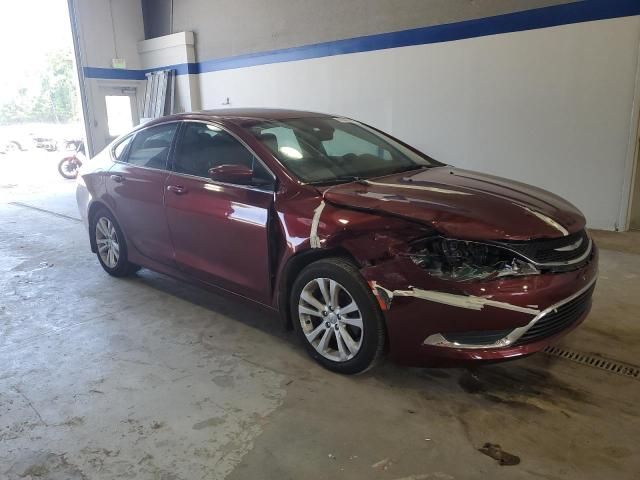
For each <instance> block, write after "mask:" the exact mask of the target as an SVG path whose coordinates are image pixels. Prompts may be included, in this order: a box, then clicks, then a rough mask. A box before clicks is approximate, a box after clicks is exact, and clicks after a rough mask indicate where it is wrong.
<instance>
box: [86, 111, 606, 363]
mask: <svg viewBox="0 0 640 480" xmlns="http://www.w3.org/2000/svg"><path fill="white" fill-rule="evenodd" d="M77 198H78V204H79V207H80V212H81V214H82V216H83V218H84V220H85V222H86V224H87V226H88V228H89V238H90V241H91V249H92V250H93V252H95V253H96V254H97V257H98V260H99V261H100V264H101V265H102V267H103V268H104V269H105V270H106V271H107V273H109V274H111V275H114V276H125V275H129V274H132V273H134V272H136V271H137V270H138V269H139V268H140V267H146V268H150V269H152V270H156V271H159V272H163V273H165V274H168V275H171V276H173V277H176V278H180V279H183V280H187V281H190V282H194V283H197V284H200V285H203V286H205V287H209V288H213V289H216V290H217V291H224V292H228V293H230V294H233V295H235V296H237V297H240V298H243V299H247V300H251V301H253V302H256V303H259V304H262V305H264V306H267V307H269V308H271V309H275V310H279V311H280V312H281V314H282V318H283V322H284V324H285V325H286V326H288V327H291V326H292V327H293V328H294V329H295V330H296V332H297V333H298V335H299V337H300V339H301V340H302V342H303V343H304V345H305V347H306V348H307V350H308V351H309V353H310V354H311V356H312V357H313V358H315V359H316V360H317V361H318V362H319V363H321V364H322V365H323V366H325V367H326V368H329V369H331V370H334V371H336V372H341V373H358V372H362V371H364V370H366V369H367V368H369V367H371V366H372V365H373V364H374V363H375V362H376V361H377V360H379V359H380V358H381V357H382V355H383V354H384V353H385V352H388V353H389V356H390V357H391V358H392V359H394V360H395V361H397V362H399V363H402V364H407V365H423V366H430V365H431V366H445V365H454V364H461V363H465V362H471V361H482V360H485V361H496V360H504V359H509V358H516V357H520V356H523V355H527V354H530V353H533V352H536V351H538V350H540V349H542V348H544V347H545V346H546V345H548V344H550V343H552V342H554V341H556V340H557V339H558V338H559V337H560V336H561V335H563V334H565V333H566V332H568V331H569V330H571V329H572V328H574V327H575V326H576V325H578V324H579V323H580V322H581V321H582V320H583V319H584V317H585V316H586V315H587V313H588V311H589V309H590V306H591V296H592V293H593V289H594V286H595V281H596V275H597V250H596V247H595V245H594V244H593V242H592V240H591V238H589V236H588V235H587V232H586V231H585V220H584V217H583V216H582V215H581V213H580V212H579V211H578V210H577V209H576V208H575V207H574V206H573V205H571V204H570V203H568V202H566V201H565V200H563V199H561V198H559V197H557V196H555V195H553V194H551V193H549V192H546V191H544V190H541V189H538V188H535V187H531V186H528V185H525V184H522V183H517V182H513V181H510V180H505V179H502V178H499V177H494V176H490V175H484V174H480V173H475V172H471V171H468V170H461V169H457V168H454V167H451V166H449V165H444V164H442V163H439V162H437V161H435V160H433V159H431V158H429V157H428V156H427V155H425V154H423V153H421V152H419V151H418V150H416V149H415V148H412V147H411V146H409V145H406V144H405V143H402V142H401V141H399V140H397V139H395V138H393V137H391V136H389V135H387V134H385V133H383V132H381V131H379V130H377V129H375V128H373V127H370V126H367V125H365V124H363V123H360V122H357V121H355V120H351V119H349V118H342V117H335V116H329V115H322V114H316V113H308V112H296V111H285V110H225V111H210V112H203V113H194V114H185V115H177V116H172V117H167V118H163V119H160V120H157V121H154V122H151V123H148V124H146V125H144V126H142V127H139V128H137V129H136V130H134V131H133V132H131V133H130V134H128V135H125V136H123V137H121V138H119V139H118V140H116V141H115V142H113V143H112V144H111V145H110V146H109V147H108V148H106V149H105V150H104V151H103V152H102V153H101V154H100V155H98V156H97V157H96V158H95V159H94V160H93V161H91V162H87V165H85V167H84V170H83V171H81V175H80V177H79V180H78V192H77Z"/></svg>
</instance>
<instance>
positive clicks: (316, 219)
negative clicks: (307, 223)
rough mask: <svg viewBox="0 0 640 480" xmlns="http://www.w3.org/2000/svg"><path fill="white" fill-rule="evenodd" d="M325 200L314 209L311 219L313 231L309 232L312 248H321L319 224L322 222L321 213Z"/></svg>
mask: <svg viewBox="0 0 640 480" xmlns="http://www.w3.org/2000/svg"><path fill="white" fill-rule="evenodd" d="M324 206H325V203H324V200H322V201H321V202H320V205H318V206H317V207H316V209H315V210H314V211H313V219H312V220H311V233H310V234H309V243H310V244H311V248H321V247H322V245H320V238H319V237H318V224H319V223H320V215H322V210H324Z"/></svg>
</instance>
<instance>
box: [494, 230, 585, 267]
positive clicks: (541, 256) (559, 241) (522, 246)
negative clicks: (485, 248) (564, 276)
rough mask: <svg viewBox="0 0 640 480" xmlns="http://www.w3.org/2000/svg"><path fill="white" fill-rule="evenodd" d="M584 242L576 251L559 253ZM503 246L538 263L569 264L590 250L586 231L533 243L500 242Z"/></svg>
mask: <svg viewBox="0 0 640 480" xmlns="http://www.w3.org/2000/svg"><path fill="white" fill-rule="evenodd" d="M580 240H582V243H581V244H580V245H579V246H578V247H576V248H575V249H574V250H568V251H558V250H557V249H558V248H563V247H568V246H570V245H573V244H575V243H576V242H578V241H580ZM500 244H501V245H503V246H505V247H507V248H509V249H511V250H513V251H515V252H518V253H519V254H521V255H523V256H525V257H527V258H529V259H531V260H533V261H534V262H536V263H542V264H544V263H552V262H568V261H571V260H575V259H576V258H579V257H581V256H582V255H584V253H585V252H586V251H587V249H588V248H589V237H588V236H587V232H585V231H584V230H582V231H580V232H577V233H574V234H572V235H568V236H566V237H562V238H553V239H549V240H536V241H532V242H500Z"/></svg>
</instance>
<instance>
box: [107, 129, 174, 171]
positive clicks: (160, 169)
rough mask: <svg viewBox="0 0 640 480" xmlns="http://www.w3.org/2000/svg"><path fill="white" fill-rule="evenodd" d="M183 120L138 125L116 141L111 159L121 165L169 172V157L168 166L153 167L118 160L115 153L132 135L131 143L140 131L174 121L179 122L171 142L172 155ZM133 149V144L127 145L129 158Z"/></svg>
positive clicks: (170, 150)
mask: <svg viewBox="0 0 640 480" xmlns="http://www.w3.org/2000/svg"><path fill="white" fill-rule="evenodd" d="M181 121H182V120H168V121H166V122H162V123H156V124H154V125H148V126H147V125H143V126H141V127H138V129H137V130H134V131H133V132H129V133H128V134H127V135H123V138H122V139H121V140H120V141H119V142H118V143H115V144H114V145H113V146H112V147H111V148H109V153H110V154H111V160H112V161H113V163H119V164H121V165H129V166H131V167H136V168H144V169H146V170H156V171H160V172H169V171H170V170H169V168H168V167H169V160H170V159H169V158H167V168H153V167H143V166H142V165H134V164H133V163H129V162H123V161H122V160H118V159H116V155H115V153H114V151H115V149H116V147H117V146H118V145H120V144H121V143H122V142H124V141H125V140H126V139H127V138H129V137H131V143H133V141H134V140H135V139H136V137H137V136H138V134H139V133H140V132H144V131H145V130H149V129H151V128H154V127H162V126H164V125H170V124H172V123H177V124H178V128H176V132H175V133H174V139H173V141H172V142H171V147H170V149H169V156H171V153H172V152H173V151H174V149H175V148H174V147H175V143H176V140H177V138H175V135H177V134H178V131H179V130H180V122H181ZM114 142H115V141H114ZM130 149H131V144H129V145H127V151H126V153H127V158H129V150H130Z"/></svg>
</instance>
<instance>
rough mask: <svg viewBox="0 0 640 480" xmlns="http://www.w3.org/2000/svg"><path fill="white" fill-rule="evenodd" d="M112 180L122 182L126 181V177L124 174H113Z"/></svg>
mask: <svg viewBox="0 0 640 480" xmlns="http://www.w3.org/2000/svg"><path fill="white" fill-rule="evenodd" d="M111 180H113V181H114V182H116V183H122V182H124V177H123V176H122V175H111Z"/></svg>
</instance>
